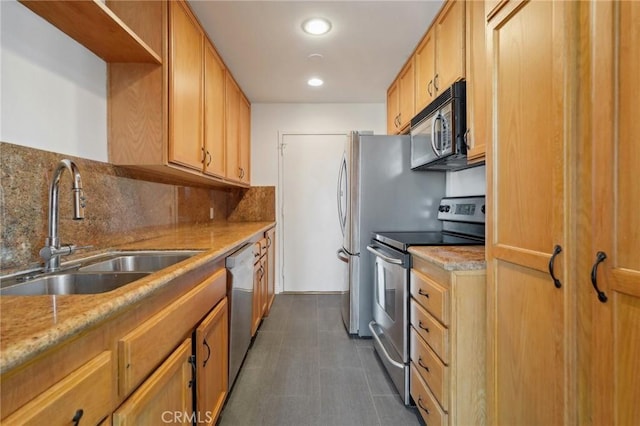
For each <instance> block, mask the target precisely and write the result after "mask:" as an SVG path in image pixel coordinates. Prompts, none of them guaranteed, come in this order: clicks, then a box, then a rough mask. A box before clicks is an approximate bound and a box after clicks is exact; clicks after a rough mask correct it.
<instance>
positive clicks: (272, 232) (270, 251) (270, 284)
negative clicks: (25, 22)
mask: <svg viewBox="0 0 640 426" xmlns="http://www.w3.org/2000/svg"><path fill="white" fill-rule="evenodd" d="M265 234H266V240H267V266H266V268H267V311H266V312H265V315H269V311H271V305H273V301H274V300H275V297H276V228H271V229H269V230H268V231H267V232H266V233H265Z"/></svg>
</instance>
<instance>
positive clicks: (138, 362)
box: [118, 268, 227, 396]
mask: <svg viewBox="0 0 640 426" xmlns="http://www.w3.org/2000/svg"><path fill="white" fill-rule="evenodd" d="M226 292H227V270H226V269H224V268H223V269H220V270H219V271H217V272H216V273H214V274H213V275H212V276H211V277H209V278H208V279H206V280H204V281H203V282H202V283H200V284H198V285H197V286H196V287H194V288H193V289H191V291H189V292H188V293H186V294H185V295H183V296H182V297H180V298H179V299H178V300H176V301H175V302H173V303H171V304H170V305H169V306H168V307H166V308H165V309H163V310H162V311H160V312H158V313H157V314H156V315H154V316H153V317H151V318H149V319H148V320H147V321H145V322H144V323H143V324H142V325H141V326H139V327H137V328H135V329H134V330H133V331H131V332H130V333H129V334H127V335H126V336H125V337H123V338H122V339H120V341H118V376H119V391H120V396H125V395H128V394H129V393H130V392H131V391H132V390H133V389H135V388H136V387H137V386H138V385H139V384H140V383H142V381H143V380H144V379H145V378H146V377H147V376H148V375H149V373H151V371H153V370H154V369H155V368H156V367H157V366H158V365H160V363H161V362H162V360H164V359H165V358H166V357H167V356H168V355H169V354H170V353H171V352H172V351H173V350H174V349H175V348H176V347H177V346H178V345H179V344H180V342H182V341H183V340H184V338H185V337H186V336H188V335H189V334H190V333H191V331H192V330H193V328H194V327H195V325H196V324H197V323H198V322H199V321H200V320H201V319H202V317H204V316H205V315H206V314H207V312H209V311H210V310H211V308H213V307H214V306H215V305H216V304H217V303H218V302H219V301H220V300H222V298H223V297H224V296H225V295H226Z"/></svg>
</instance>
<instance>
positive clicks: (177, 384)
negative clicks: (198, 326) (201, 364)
mask: <svg viewBox="0 0 640 426" xmlns="http://www.w3.org/2000/svg"><path fill="white" fill-rule="evenodd" d="M190 361H191V339H186V340H185V341H184V342H182V344H180V345H179V346H178V348H177V349H176V350H175V351H173V352H172V353H171V355H170V356H169V357H168V358H167V359H166V360H164V362H163V363H162V365H161V366H160V367H159V368H158V369H157V370H155V371H154V372H153V374H152V375H151V376H150V377H149V379H147V380H146V381H145V382H144V383H143V384H142V386H140V387H139V388H138V389H136V391H135V392H134V393H133V394H132V395H131V397H129V399H127V401H125V403H124V404H122V405H121V406H120V408H118V409H117V410H116V411H115V412H114V413H113V425H114V426H137V425H155V424H163V423H166V424H174V425H175V424H182V425H190V424H192V418H193V415H192V413H193V389H192V386H193V382H192V370H193V366H192V365H191V362H190Z"/></svg>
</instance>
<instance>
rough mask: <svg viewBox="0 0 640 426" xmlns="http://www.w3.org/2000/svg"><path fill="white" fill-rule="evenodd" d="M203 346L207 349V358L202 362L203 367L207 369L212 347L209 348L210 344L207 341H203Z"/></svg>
mask: <svg viewBox="0 0 640 426" xmlns="http://www.w3.org/2000/svg"><path fill="white" fill-rule="evenodd" d="M202 344H203V345H204V347H205V348H207V358H206V359H205V360H204V361H203V362H202V367H203V368H204V367H206V366H207V361H209V358H211V346H209V343H207V340H206V339H205V340H203V341H202Z"/></svg>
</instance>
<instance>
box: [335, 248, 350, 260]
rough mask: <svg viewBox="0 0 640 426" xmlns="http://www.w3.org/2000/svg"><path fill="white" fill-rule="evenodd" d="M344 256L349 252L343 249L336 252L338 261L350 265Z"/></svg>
mask: <svg viewBox="0 0 640 426" xmlns="http://www.w3.org/2000/svg"><path fill="white" fill-rule="evenodd" d="M343 255H347V252H346V251H344V249H343V248H341V249H338V251H337V252H336V256H338V259H340V260H342V261H343V262H344V263H349V258H348V257H345V256H343Z"/></svg>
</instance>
